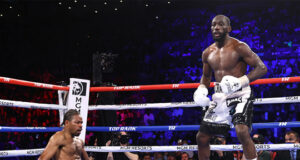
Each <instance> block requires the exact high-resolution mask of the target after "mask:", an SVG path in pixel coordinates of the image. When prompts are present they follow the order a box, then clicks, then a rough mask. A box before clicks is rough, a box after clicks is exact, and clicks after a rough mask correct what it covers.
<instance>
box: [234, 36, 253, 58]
mask: <svg viewBox="0 0 300 160" xmlns="http://www.w3.org/2000/svg"><path fill="white" fill-rule="evenodd" d="M232 44H233V47H234V49H235V51H237V52H238V53H240V54H244V53H249V52H251V49H250V47H249V46H248V45H247V43H245V42H243V41H240V40H238V39H235V38H233V39H232Z"/></svg>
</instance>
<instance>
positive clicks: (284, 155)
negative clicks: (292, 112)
mask: <svg viewBox="0 0 300 160" xmlns="http://www.w3.org/2000/svg"><path fill="white" fill-rule="evenodd" d="M284 138H285V143H293V144H298V143H299V134H298V133H297V132H295V131H292V130H291V131H288V132H286V133H285V136H284ZM296 159H297V160H298V159H300V150H289V151H286V150H285V151H278V152H277V154H276V157H275V160H296Z"/></svg>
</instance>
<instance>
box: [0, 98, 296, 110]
mask: <svg viewBox="0 0 300 160" xmlns="http://www.w3.org/2000/svg"><path fill="white" fill-rule="evenodd" d="M275 103H300V96H289V97H277V98H257V99H255V100H254V104H255V105H259V104H275ZM0 106H7V107H20V108H30V109H62V110H64V109H67V107H66V106H62V105H58V104H45V103H32V102H22V101H11V100H4V99H0ZM197 106H198V105H196V104H195V102H169V103H142V104H119V105H90V106H89V110H124V109H147V108H159V109H164V108H175V107H197Z"/></svg>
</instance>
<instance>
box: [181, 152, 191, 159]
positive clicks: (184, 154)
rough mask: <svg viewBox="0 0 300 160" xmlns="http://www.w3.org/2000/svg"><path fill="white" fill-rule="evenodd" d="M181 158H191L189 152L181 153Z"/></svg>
mask: <svg viewBox="0 0 300 160" xmlns="http://www.w3.org/2000/svg"><path fill="white" fill-rule="evenodd" d="M181 160H189V154H188V153H186V152H183V153H182V154H181Z"/></svg>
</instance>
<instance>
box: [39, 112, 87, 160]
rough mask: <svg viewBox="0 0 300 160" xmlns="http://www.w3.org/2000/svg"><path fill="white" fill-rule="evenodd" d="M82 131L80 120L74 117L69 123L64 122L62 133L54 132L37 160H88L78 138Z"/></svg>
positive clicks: (77, 116) (78, 117) (81, 142)
mask: <svg viewBox="0 0 300 160" xmlns="http://www.w3.org/2000/svg"><path fill="white" fill-rule="evenodd" d="M81 130H82V118H81V117H80V116H79V115H74V116H73V118H72V120H71V121H66V124H65V127H64V129H63V130H62V131H58V132H56V133H55V134H54V135H53V136H52V137H51V138H50V140H49V142H48V144H47V146H46V148H45V150H44V152H43V153H42V154H41V156H40V157H39V160H50V159H55V160H66V159H68V160H81V159H82V158H83V159H84V160H88V159H89V157H88V154H87V153H86V151H85V150H84V144H83V141H82V140H80V139H79V138H77V137H75V136H79V134H80V132H81Z"/></svg>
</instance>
